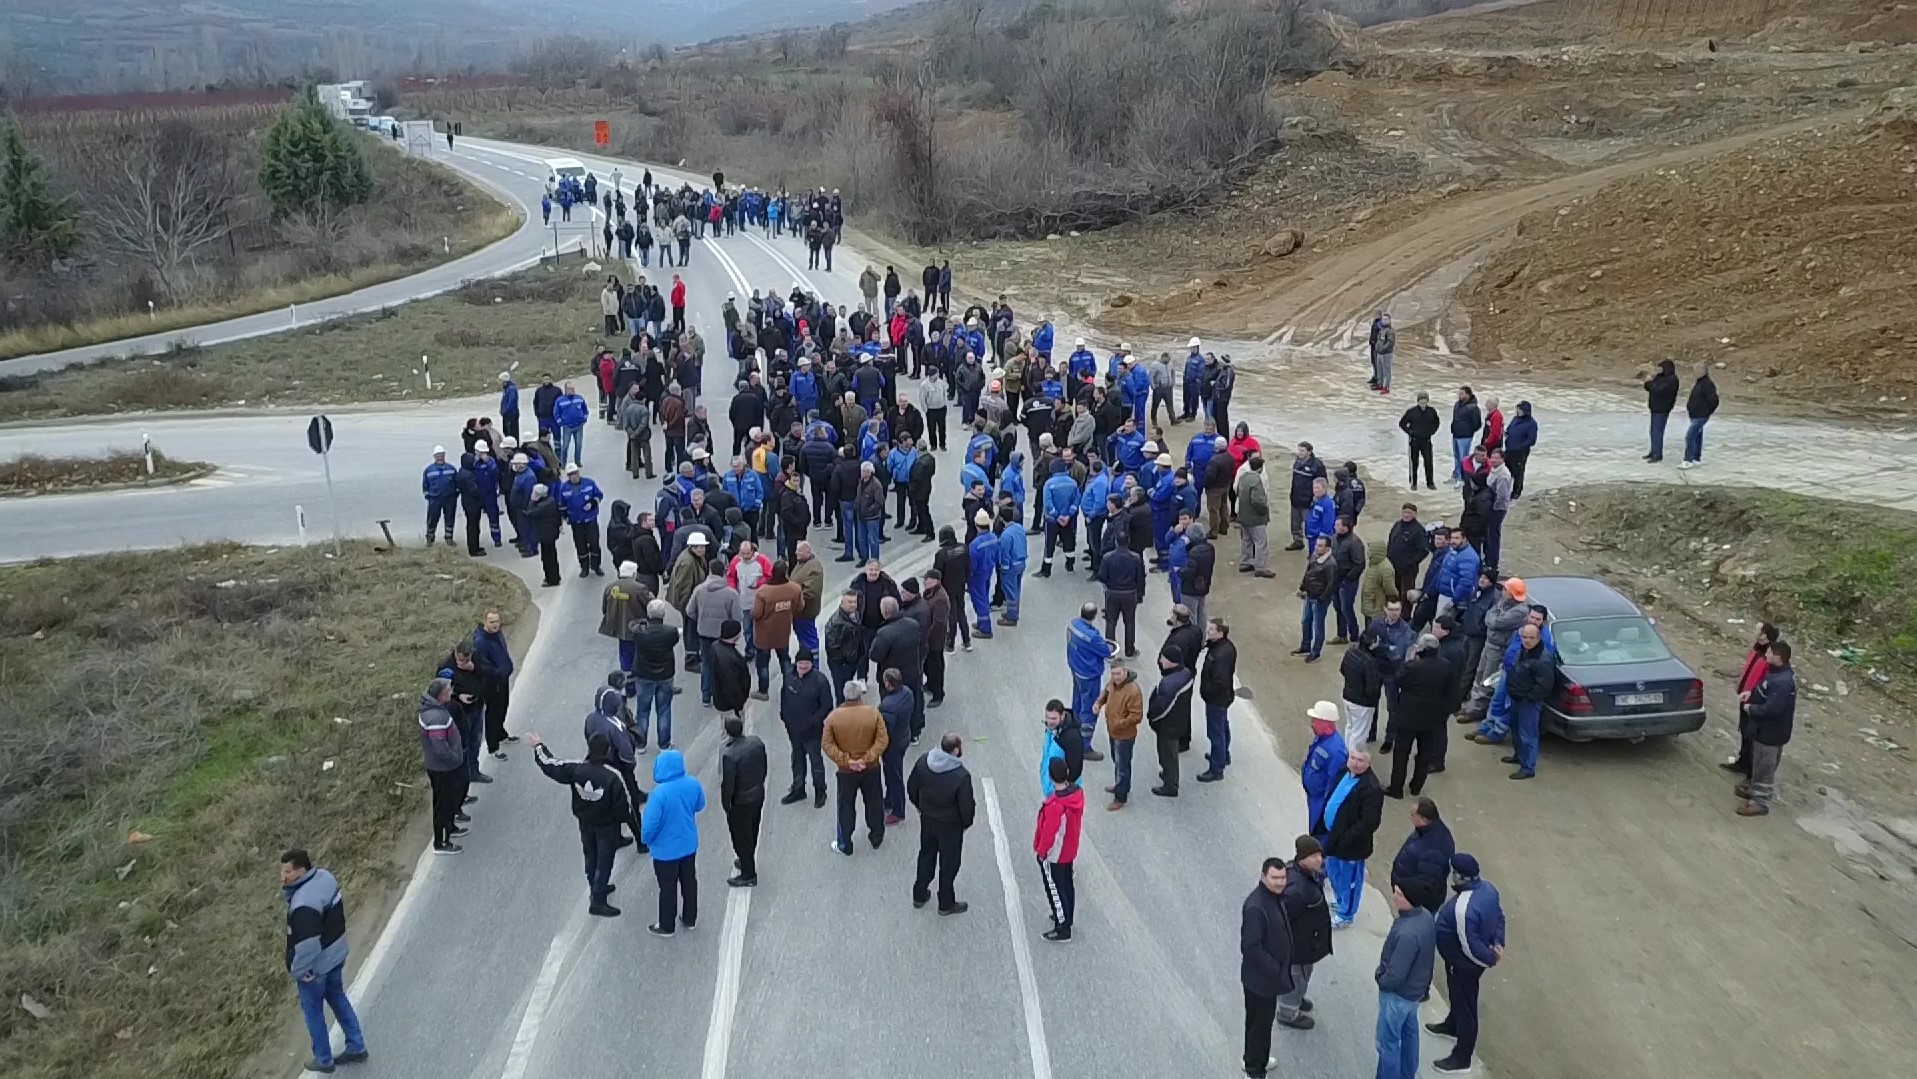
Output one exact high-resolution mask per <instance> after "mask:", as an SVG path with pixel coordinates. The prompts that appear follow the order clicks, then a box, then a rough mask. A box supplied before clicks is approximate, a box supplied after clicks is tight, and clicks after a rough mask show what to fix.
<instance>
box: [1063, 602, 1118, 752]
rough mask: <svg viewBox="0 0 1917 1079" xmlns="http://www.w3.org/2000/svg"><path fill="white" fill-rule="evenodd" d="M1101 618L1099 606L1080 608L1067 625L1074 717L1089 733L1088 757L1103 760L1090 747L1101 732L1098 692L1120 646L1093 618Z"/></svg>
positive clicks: (1066, 654) (1068, 660) (1087, 743)
mask: <svg viewBox="0 0 1917 1079" xmlns="http://www.w3.org/2000/svg"><path fill="white" fill-rule="evenodd" d="M1096 617H1098V604H1096V603H1087V604H1085V605H1084V606H1082V607H1080V608H1079V609H1078V617H1077V618H1074V619H1072V621H1071V622H1070V623H1068V624H1067V625H1066V626H1065V665H1066V666H1068V667H1070V668H1071V670H1072V714H1073V715H1075V716H1077V717H1078V722H1079V727H1080V729H1082V730H1083V731H1084V732H1085V746H1086V750H1085V756H1086V758H1087V759H1089V760H1101V759H1103V758H1102V757H1101V756H1100V755H1099V754H1098V752H1097V751H1096V750H1094V749H1092V748H1090V747H1091V746H1092V745H1094V744H1095V743H1094V742H1093V741H1092V735H1093V733H1094V732H1096V731H1097V729H1098V713H1097V711H1096V709H1097V706H1098V692H1099V689H1100V685H1101V683H1102V682H1103V680H1104V676H1105V669H1106V664H1107V663H1109V662H1111V658H1112V653H1113V652H1115V651H1117V647H1116V646H1115V645H1113V644H1112V642H1110V641H1108V640H1106V639H1105V635H1104V634H1103V633H1100V632H1099V631H1098V627H1097V626H1096V625H1094V624H1093V622H1092V619H1094V618H1096Z"/></svg>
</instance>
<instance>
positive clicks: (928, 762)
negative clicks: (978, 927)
mask: <svg viewBox="0 0 1917 1079" xmlns="http://www.w3.org/2000/svg"><path fill="white" fill-rule="evenodd" d="M964 755H965V739H964V738H962V737H960V736H959V735H958V734H957V733H956V732H951V733H947V734H946V735H944V736H943V737H941V738H940V739H939V744H938V748H937V749H934V750H931V751H929V752H927V753H926V754H925V755H924V756H923V757H920V758H919V759H918V762H917V763H915V764H913V765H912V774H911V775H910V776H909V777H907V778H906V780H905V797H906V800H907V801H910V802H911V803H912V807H913V808H914V809H917V810H918V811H919V864H918V875H917V876H915V877H914V878H912V906H914V907H923V906H924V905H925V904H926V903H928V902H930V901H931V898H932V874H933V872H934V871H935V870H936V871H937V873H938V878H939V913H940V914H941V915H946V914H964V913H965V912H966V910H967V909H968V908H969V906H970V904H967V903H961V902H959V900H958V897H957V895H956V894H955V892H954V889H953V882H955V881H956V880H957V879H958V872H959V863H960V861H961V859H962V857H963V854H964V847H965V831H966V829H968V828H970V827H971V826H972V820H973V818H974V817H975V816H976V815H977V811H978V803H977V801H976V800H975V799H974V798H973V795H972V773H970V772H968V771H966V769H965V765H964V764H962V763H960V760H959V758H961V757H963V756H964Z"/></svg>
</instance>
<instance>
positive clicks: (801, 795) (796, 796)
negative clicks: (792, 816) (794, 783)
mask: <svg viewBox="0 0 1917 1079" xmlns="http://www.w3.org/2000/svg"><path fill="white" fill-rule="evenodd" d="M803 801H805V792H804V791H787V792H785V797H784V798H781V799H779V804H780V805H782V806H789V805H793V804H795V803H798V802H803Z"/></svg>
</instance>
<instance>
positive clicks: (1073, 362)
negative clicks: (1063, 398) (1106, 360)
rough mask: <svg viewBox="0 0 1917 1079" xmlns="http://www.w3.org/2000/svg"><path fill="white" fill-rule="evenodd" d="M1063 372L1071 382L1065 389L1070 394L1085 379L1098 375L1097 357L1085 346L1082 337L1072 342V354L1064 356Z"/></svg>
mask: <svg viewBox="0 0 1917 1079" xmlns="http://www.w3.org/2000/svg"><path fill="white" fill-rule="evenodd" d="M1065 374H1066V376H1067V378H1068V379H1069V380H1070V382H1071V385H1070V386H1068V387H1066V390H1065V392H1066V393H1068V394H1072V392H1073V391H1074V390H1075V389H1077V387H1078V386H1079V385H1080V384H1081V383H1083V382H1084V381H1085V380H1086V379H1089V378H1096V377H1098V357H1097V356H1095V355H1093V354H1092V350H1091V349H1089V348H1086V347H1085V339H1084V338H1083V337H1080V338H1077V339H1075V340H1074V341H1073V342H1072V354H1071V355H1070V356H1067V357H1066V358H1065ZM1074 396H1076V395H1075V394H1074Z"/></svg>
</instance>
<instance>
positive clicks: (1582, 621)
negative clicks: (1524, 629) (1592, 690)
mask: <svg viewBox="0 0 1917 1079" xmlns="http://www.w3.org/2000/svg"><path fill="white" fill-rule="evenodd" d="M1551 635H1552V636H1553V637H1554V638H1555V639H1556V644H1557V646H1558V658H1559V659H1560V660H1562V661H1564V662H1565V663H1569V664H1572V665H1574V666H1584V667H1606V666H1613V665H1617V664H1623V663H1647V662H1650V661H1652V660H1659V659H1670V658H1671V650H1670V649H1669V648H1666V647H1665V646H1664V640H1663V638H1661V637H1659V636H1658V635H1657V630H1656V629H1654V628H1652V626H1651V623H1650V621H1649V620H1648V619H1646V618H1644V617H1642V616H1640V615H1634V614H1633V615H1619V616H1615V617H1611V618H1578V619H1573V620H1569V621H1563V620H1560V621H1558V622H1554V623H1552V625H1551Z"/></svg>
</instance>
